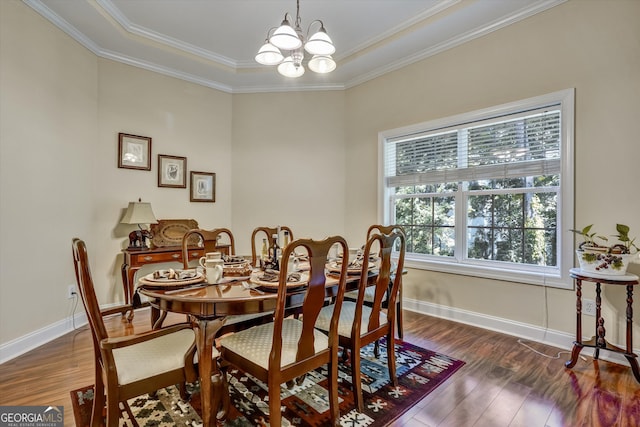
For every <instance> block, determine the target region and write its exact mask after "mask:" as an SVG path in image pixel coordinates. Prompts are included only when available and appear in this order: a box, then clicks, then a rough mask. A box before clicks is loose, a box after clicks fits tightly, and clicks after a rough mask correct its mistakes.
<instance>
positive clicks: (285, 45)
mask: <svg viewBox="0 0 640 427" xmlns="http://www.w3.org/2000/svg"><path fill="white" fill-rule="evenodd" d="M269 43H271V44H272V45H274V46H275V47H277V48H278V49H281V50H295V49H298V48H299V47H301V46H302V40H300V37H298V33H296V30H294V29H293V28H292V27H291V25H289V21H287V20H286V19H285V20H284V21H282V24H281V25H280V26H279V27H278V28H276V30H275V31H274V32H273V34H272V35H271V37H270V38H269Z"/></svg>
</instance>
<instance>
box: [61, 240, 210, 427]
mask: <svg viewBox="0 0 640 427" xmlns="http://www.w3.org/2000/svg"><path fill="white" fill-rule="evenodd" d="M72 246H73V263H74V267H75V273H76V281H77V284H78V291H79V293H80V297H81V299H82V303H83V305H84V308H85V310H86V313H87V318H88V319H89V327H90V329H91V336H92V340H93V350H94V351H93V352H94V359H95V389H94V393H95V397H94V399H93V410H92V415H91V426H92V427H97V426H102V425H105V420H104V419H103V410H104V408H105V404H106V425H107V426H108V427H115V426H118V422H119V421H118V420H119V417H120V409H119V403H123V404H124V405H126V404H127V400H128V399H131V398H132V397H135V396H139V395H142V394H145V393H153V392H155V391H156V390H158V389H160V388H163V387H168V386H170V385H174V384H180V392H181V395H182V397H183V398H186V388H185V382H187V381H188V382H192V381H195V380H196V379H197V374H196V370H195V367H194V363H193V360H194V356H195V352H196V342H195V333H194V331H193V329H192V328H191V325H190V324H188V323H182V324H178V325H173V326H169V327H166V328H163V329H159V330H153V331H149V332H145V333H141V334H135V335H127V336H121V337H114V338H110V337H109V336H108V334H107V329H106V328H105V325H104V321H103V317H102V316H103V312H101V310H100V306H99V305H98V300H97V298H96V293H95V289H94V284H93V279H92V277H91V271H90V268H89V259H88V255H87V248H86V245H85V243H84V241H82V240H80V239H78V238H74V239H73V243H72ZM217 356H218V354H217V352H215V351H214V357H217Z"/></svg>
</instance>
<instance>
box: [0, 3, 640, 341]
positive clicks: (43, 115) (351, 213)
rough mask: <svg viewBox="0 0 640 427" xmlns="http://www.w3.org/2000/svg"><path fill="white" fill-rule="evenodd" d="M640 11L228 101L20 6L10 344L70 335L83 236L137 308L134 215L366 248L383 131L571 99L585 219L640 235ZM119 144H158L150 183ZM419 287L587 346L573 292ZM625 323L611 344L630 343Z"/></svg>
mask: <svg viewBox="0 0 640 427" xmlns="http://www.w3.org/2000/svg"><path fill="white" fill-rule="evenodd" d="M639 16H640V2H637V1H619V0H617V1H614V2H607V3H604V2H595V1H576V0H570V1H569V2H567V3H565V4H563V5H561V6H557V7H554V8H553V9H551V10H549V11H547V12H545V13H542V14H540V15H538V16H535V17H532V18H529V19H527V20H525V21H523V22H520V23H518V24H515V25H512V26H509V27H507V28H504V29H502V30H499V31H497V32H495V33H493V34H491V35H488V36H485V37H483V38H481V39H478V40H475V41H473V42H470V43H468V44H466V45H464V46H460V47H458V48H455V49H452V50H450V51H447V52H444V53H441V54H439V55H436V56H434V57H432V58H429V59H426V60H424V61H422V62H420V63H417V64H414V65H411V66H409V67H406V68H405V69H402V70H399V71H396V72H394V73H390V74H388V75H385V76H383V77H380V78H378V79H376V80H373V81H371V82H368V83H365V84H362V85H359V86H357V87H355V88H352V89H349V90H347V91H335V92H306V93H277V94H276V93H274V94H237V95H231V94H225V93H222V92H219V91H216V90H213V89H209V88H205V87H201V86H197V85H194V84H191V83H187V82H184V81H180V80H176V79H173V78H169V77H166V76H162V75H158V74H154V73H152V72H149V71H144V70H140V69H136V68H133V67H129V66H126V65H122V64H119V63H114V62H111V61H107V60H102V59H97V58H96V57H95V55H93V54H92V53H91V52H89V51H87V50H86V49H84V48H83V47H82V46H80V45H79V44H77V43H76V42H75V41H73V40H72V39H71V38H70V37H68V36H67V35H66V34H64V33H63V32H61V31H60V30H58V29H57V28H55V27H54V26H53V25H52V24H50V23H49V22H47V21H45V20H44V19H43V18H41V17H40V16H39V15H38V14H37V13H35V12H34V11H32V10H31V9H30V8H29V7H27V6H26V5H24V4H23V3H22V2H19V1H16V0H11V1H0V24H1V26H0V31H1V33H0V36H1V37H0V58H1V60H0V92H1V96H0V124H1V127H0V141H1V144H0V162H1V163H0V165H1V168H0V179H1V180H0V200H1V201H0V231H1V234H0V235H1V240H0V251H1V252H0V349H2V346H5V347H7V345H8V344H10V343H11V342H12V340H22V339H24V338H25V337H28V336H30V335H34V334H35V335H37V338H38V339H40V340H41V341H42V340H44V339H46V337H45V336H41V335H38V333H41V331H46V332H47V333H48V332H49V331H50V330H62V329H64V326H65V322H66V320H65V319H68V315H69V313H70V312H71V311H72V305H71V303H70V302H69V301H68V300H67V299H66V297H65V295H64V294H65V292H66V288H67V285H68V284H70V283H73V282H74V276H73V270H72V265H71V259H70V258H71V257H70V240H71V237H72V236H75V235H78V236H81V237H83V238H85V239H86V240H87V243H88V245H89V250H90V255H91V258H92V268H93V274H94V278H95V279H96V282H97V283H98V294H99V298H100V301H101V303H103V304H109V303H113V302H116V301H120V300H122V293H121V290H120V286H121V283H120V270H119V269H120V264H121V257H120V255H119V252H120V249H121V248H122V247H124V246H126V244H127V242H126V234H127V232H128V231H129V229H130V228H127V227H123V226H119V225H118V221H119V220H120V217H121V215H122V212H123V211H122V210H123V209H124V208H125V207H126V205H127V202H129V201H132V200H136V199H137V198H138V197H141V198H142V199H143V200H144V201H149V202H151V203H152V205H153V208H154V211H155V213H156V216H157V217H159V218H185V217H186V218H195V219H197V220H198V221H199V222H200V224H201V225H202V226H203V227H214V226H228V227H231V228H232V229H233V230H234V232H235V233H236V235H237V240H238V252H239V253H248V252H249V242H248V238H249V235H250V232H251V230H252V229H253V228H254V227H256V226H258V225H275V224H277V223H281V224H288V225H290V226H292V227H293V228H294V230H295V231H299V232H300V233H299V234H298V236H309V237H315V238H321V237H324V236H325V235H326V234H334V233H336V234H344V235H345V237H346V238H347V239H348V240H349V241H350V242H353V244H354V245H356V244H359V242H360V241H361V239H362V238H363V236H364V234H365V232H366V229H367V226H368V225H369V224H371V223H373V222H376V221H377V218H378V217H377V190H376V187H375V186H376V179H377V175H376V173H377V140H378V132H380V131H383V130H387V129H392V128H397V127H400V126H405V125H409V124H414V123H419V122H423V121H427V120H430V119H434V118H438V117H445V116H448V115H452V114H457V113H463V112H467V111H470V110H475V109H479V108H484V107H489V106H492V105H495V104H500V103H505V102H509V101H514V100H519V99H524V98H528V97H532V96H536V95H540V94H544V93H548V92H552V91H556V90H560V89H565V88H569V87H575V88H576V182H577V185H576V223H577V224H578V225H585V224H589V223H596V224H597V225H598V228H600V229H607V228H608V227H613V225H612V222H613V221H619V222H624V223H627V224H629V225H630V226H631V227H632V230H635V231H637V232H640V222H639V220H638V215H637V212H638V211H639V210H640V209H639V208H640V199H639V198H638V197H636V195H635V193H637V189H635V187H637V184H638V176H639V175H638V167H637V164H638V160H639V159H640V144H638V143H637V141H636V139H637V138H636V139H634V136H635V132H634V131H633V127H632V126H631V125H630V124H631V123H634V119H635V118H637V117H638V115H639V112H640V79H639V78H638V75H640V56H639V55H640V54H639V52H640V46H639V40H640V36H639V34H640V28H639V27H638V25H637V18H638V17H639ZM543 55H546V56H547V57H548V58H549V59H542V58H543ZM530 58H531V59H530ZM118 132H128V133H133V134H140V135H144V136H151V137H152V138H153V156H152V171H150V172H143V171H134V170H125V169H118V168H117V167H116V165H117V161H116V153H117V133H118ZM157 154H172V155H179V156H185V157H187V158H188V169H189V170H203V171H212V172H216V174H217V194H216V195H217V201H216V203H214V204H204V203H190V202H189V198H188V192H187V190H186V189H169V188H158V187H157ZM611 175H614V177H615V179H616V180H617V182H623V183H625V185H617V184H615V183H612V181H611V180H610V178H611ZM611 232H613V230H611ZM636 235H640V233H636ZM24 254H33V255H34V257H35V258H38V263H37V264H35V263H34V262H33V261H32V260H31V259H27V258H25V255H24ZM639 266H640V265H638V266H634V268H635V269H636V272H637V270H638V269H637V268H636V267H639ZM45 276H46V278H47V280H43V278H44V277H45ZM405 283H406V289H405V297H407V298H408V301H409V302H410V303H412V304H414V305H416V304H419V303H424V304H428V305H429V307H433V310H434V311H435V312H436V314H445V313H449V312H450V309H453V310H454V312H456V310H457V312H463V311H464V312H471V313H475V315H477V316H483V317H485V318H487V319H493V318H499V319H502V320H503V321H504V322H512V323H514V324H526V325H530V326H531V327H533V328H536V327H539V328H544V327H547V326H548V328H549V329H551V330H556V331H560V332H562V333H564V334H565V335H567V334H571V333H573V332H572V331H573V327H574V325H573V320H574V319H573V318H574V314H573V310H574V306H575V303H574V297H573V293H572V292H571V291H562V290H556V289H544V288H541V287H539V286H531V285H522V284H515V283H506V282H500V281H493V280H485V279H473V278H470V277H465V276H457V275H451V274H440V273H431V272H427V271H420V270H411V271H410V273H409V274H408V275H407V276H406V281H405ZM585 293H586V294H587V295H588V296H592V295H593V293H592V292H591V290H590V289H589V290H588V291H587V292H585ZM604 297H605V314H608V315H618V316H621V315H622V314H623V313H624V307H623V305H622V302H623V299H624V298H623V295H622V291H621V290H618V289H616V290H611V289H609V288H607V289H605V291H604ZM638 298H640V297H638ZM22 301H29V306H28V307H27V306H25V305H24V304H22V303H21V302H22ZM634 305H635V307H636V312H640V310H638V304H637V303H634ZM78 311H81V309H79V310H78ZM613 323H614V322H612V323H610V324H608V325H607V326H608V329H607V331H608V336H610V337H611V338H612V341H614V342H618V343H620V342H621V341H622V335H621V330H622V328H621V325H620V324H619V323H618V324H613ZM52 325H57V326H55V327H52ZM58 326H59V327H58ZM66 326H68V325H66ZM637 326H638V321H636V330H640V328H638V327H637ZM609 334H610V335H609ZM634 339H635V340H636V343H637V342H640V335H639V334H638V332H636V333H635V334H634Z"/></svg>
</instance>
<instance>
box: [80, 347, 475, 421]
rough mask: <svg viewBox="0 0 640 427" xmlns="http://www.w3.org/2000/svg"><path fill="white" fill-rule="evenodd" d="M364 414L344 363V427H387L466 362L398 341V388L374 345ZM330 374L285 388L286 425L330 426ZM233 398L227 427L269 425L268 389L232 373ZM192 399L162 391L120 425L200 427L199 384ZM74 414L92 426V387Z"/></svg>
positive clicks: (365, 377)
mask: <svg viewBox="0 0 640 427" xmlns="http://www.w3.org/2000/svg"><path fill="white" fill-rule="evenodd" d="M361 355H362V359H361V371H362V391H363V394H364V400H365V410H364V413H361V412H358V411H356V410H355V409H354V408H355V404H354V400H353V393H352V391H351V368H350V365H349V364H348V363H345V364H341V366H340V373H339V388H340V390H339V396H340V414H341V418H340V423H341V425H342V426H349V427H360V426H386V425H387V424H389V423H390V422H391V421H393V420H394V419H396V418H398V417H399V416H400V415H402V414H403V413H404V412H406V411H407V410H408V409H409V408H411V407H412V406H413V405H414V404H415V403H417V402H418V401H420V400H421V399H422V398H423V397H425V396H426V395H427V394H429V393H430V392H431V391H433V390H434V389H435V388H436V387H438V386H439V385H440V384H442V382H443V381H445V380H446V379H447V378H449V377H450V376H451V375H452V374H453V373H454V372H456V371H457V370H458V369H459V368H461V367H462V366H463V365H464V362H462V361H459V360H455V359H452V358H450V357H448V356H445V355H442V354H438V353H435V352H433V351H430V350H425V349H423V348H420V347H417V346H414V345H412V344H409V343H406V342H403V341H396V369H397V374H398V381H399V385H398V387H393V386H392V385H391V383H390V381H389V376H388V370H387V361H386V348H385V343H384V340H383V341H382V342H381V346H380V357H379V358H376V357H375V356H374V354H373V344H371V345H369V346H367V347H364V348H363V349H362V350H361ZM326 373H327V372H326V369H318V370H316V371H314V372H312V373H311V374H309V375H307V377H306V379H305V381H304V382H303V383H302V384H301V385H298V386H294V387H293V388H291V389H287V388H286V386H284V385H283V387H282V388H281V396H282V410H283V425H284V426H287V425H290V426H300V427H319V426H325V425H328V424H329V404H328V400H327V398H328V393H327V390H326V388H325V386H326V383H327V378H326ZM228 379H229V393H230V396H231V403H232V408H230V413H229V416H228V419H227V421H226V422H225V424H224V425H225V426H228V427H235V426H268V423H267V420H268V410H269V405H268V402H266V401H265V399H266V397H267V387H266V384H264V383H262V382H261V381H259V380H257V379H256V378H253V377H251V376H249V375H247V374H245V373H243V372H240V371H238V370H233V369H230V370H229V378H228ZM189 392H190V393H191V399H190V400H189V401H188V402H185V401H183V400H181V399H180V396H179V393H178V390H177V388H176V387H167V388H165V389H162V390H159V391H158V392H157V395H156V397H155V398H151V397H149V396H148V395H143V396H140V397H136V398H134V399H131V400H129V401H128V402H127V403H128V408H127V407H126V406H121V409H122V417H121V418H120V426H132V427H135V426H140V427H151V426H154V427H163V426H167V427H169V426H190V427H192V426H195V427H197V426H201V425H202V421H201V419H200V416H199V411H200V394H199V389H198V385H197V384H195V385H193V386H190V387H189ZM71 401H72V403H73V412H74V417H75V421H76V425H77V426H78V427H84V426H87V425H88V424H89V420H90V417H91V405H92V403H93V386H88V387H84V388H82V389H79V390H74V391H72V392H71Z"/></svg>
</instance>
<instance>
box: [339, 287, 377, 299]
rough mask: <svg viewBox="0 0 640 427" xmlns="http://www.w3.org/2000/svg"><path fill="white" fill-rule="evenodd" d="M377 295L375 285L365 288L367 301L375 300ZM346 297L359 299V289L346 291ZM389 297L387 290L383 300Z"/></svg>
mask: <svg viewBox="0 0 640 427" xmlns="http://www.w3.org/2000/svg"><path fill="white" fill-rule="evenodd" d="M375 296H376V288H374V287H373V286H369V287H368V288H367V289H365V290H364V300H365V302H369V303H371V302H373V299H374V298H375ZM344 297H345V298H346V299H353V300H357V299H358V291H350V292H346V293H345V294H344ZM386 299H387V293H386V292H385V293H384V295H383V296H382V300H383V301H385V300H386Z"/></svg>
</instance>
